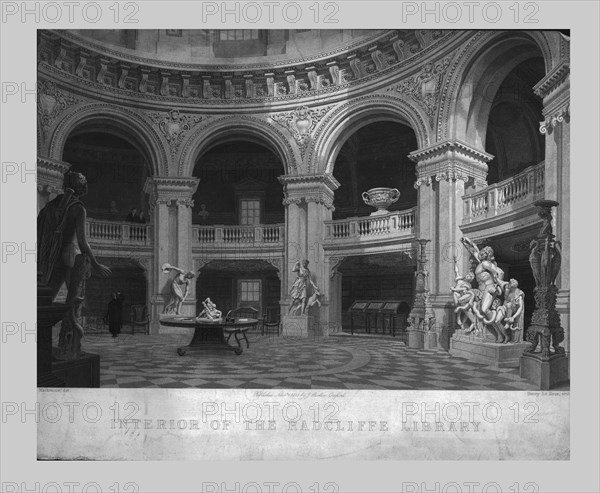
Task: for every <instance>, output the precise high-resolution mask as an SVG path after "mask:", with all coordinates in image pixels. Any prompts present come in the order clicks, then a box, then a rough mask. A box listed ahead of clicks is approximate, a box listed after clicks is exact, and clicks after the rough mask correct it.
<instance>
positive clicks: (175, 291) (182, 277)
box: [161, 263, 196, 315]
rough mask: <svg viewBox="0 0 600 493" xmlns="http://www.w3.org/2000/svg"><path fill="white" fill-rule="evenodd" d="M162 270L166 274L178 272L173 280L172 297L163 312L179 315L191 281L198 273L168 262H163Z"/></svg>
mask: <svg viewBox="0 0 600 493" xmlns="http://www.w3.org/2000/svg"><path fill="white" fill-rule="evenodd" d="M161 270H162V271H163V273H165V274H170V273H171V272H176V273H177V275H176V276H175V278H174V279H173V281H171V297H170V299H169V302H168V303H167V304H166V305H165V307H164V309H163V314H175V315H179V314H180V311H181V305H183V302H184V301H185V299H186V298H187V295H188V293H189V291H190V282H191V280H192V279H193V278H194V277H196V275H195V274H194V273H193V272H191V271H188V272H186V271H184V270H183V269H180V268H179V267H174V266H172V265H171V264H168V263H166V264H163V265H162V267H161Z"/></svg>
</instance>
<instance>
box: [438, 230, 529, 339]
mask: <svg viewBox="0 0 600 493" xmlns="http://www.w3.org/2000/svg"><path fill="white" fill-rule="evenodd" d="M461 242H462V243H463V245H465V248H466V249H467V250H468V251H469V253H470V254H471V259H470V260H471V271H470V272H469V273H468V274H466V275H464V276H461V275H460V273H459V270H458V267H455V271H456V283H455V285H454V286H453V287H452V288H450V289H451V291H452V294H453V297H454V304H455V305H456V309H455V313H456V314H457V315H458V321H459V324H460V326H461V329H463V331H464V332H465V334H471V333H473V334H474V335H477V336H480V337H484V336H485V335H486V333H484V330H483V329H484V328H485V329H487V330H488V331H489V332H491V333H492V334H494V336H495V341H496V342H500V343H508V342H513V343H516V342H520V341H521V337H522V331H523V328H524V327H523V315H524V309H525V301H524V299H525V296H524V294H523V291H521V290H520V289H518V286H519V283H518V282H517V281H516V279H511V280H510V281H505V280H504V271H503V270H502V269H501V268H500V267H498V264H497V263H496V260H495V258H494V250H493V249H492V247H490V246H485V247H483V248H482V249H481V250H480V249H479V247H477V245H475V243H474V242H473V241H471V240H470V239H469V238H466V237H464V238H461ZM474 280H475V281H477V283H478V289H477V288H473V287H472V284H471V283H472V282H473V281H474Z"/></svg>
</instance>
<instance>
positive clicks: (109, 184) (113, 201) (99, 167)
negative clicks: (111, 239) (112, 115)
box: [63, 127, 150, 222]
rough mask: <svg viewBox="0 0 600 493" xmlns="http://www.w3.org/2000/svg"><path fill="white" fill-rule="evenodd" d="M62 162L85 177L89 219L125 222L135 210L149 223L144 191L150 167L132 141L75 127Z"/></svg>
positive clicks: (103, 132)
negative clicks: (68, 164) (65, 162)
mask: <svg viewBox="0 0 600 493" xmlns="http://www.w3.org/2000/svg"><path fill="white" fill-rule="evenodd" d="M63 159H64V160H65V161H67V162H68V163H70V164H71V171H76V172H79V173H83V174H84V175H85V177H86V178H87V181H88V194H87V195H86V197H85V198H84V203H85V205H86V209H87V213H88V217H89V218H91V219H98V220H103V221H126V220H127V217H128V215H129V213H130V211H131V210H132V209H133V208H135V209H136V212H138V213H142V214H143V218H142V219H143V221H144V222H146V221H148V220H149V214H148V203H147V200H146V195H145V194H144V191H143V189H144V183H145V181H146V178H147V177H148V174H149V169H150V164H149V162H148V158H147V157H146V156H145V154H144V153H143V152H142V151H141V150H140V147H139V146H138V145H137V144H136V143H133V142H132V141H131V139H129V138H128V137H126V136H124V135H123V134H122V133H120V134H118V133H116V132H114V133H113V132H111V131H110V130H109V131H106V130H102V131H100V130H96V129H94V130H91V129H88V128H87V127H84V128H78V129H76V131H74V132H72V133H71V135H69V137H68V138H67V140H66V142H65V147H64V151H63ZM135 222H137V221H135Z"/></svg>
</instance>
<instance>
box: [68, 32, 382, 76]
mask: <svg viewBox="0 0 600 493" xmlns="http://www.w3.org/2000/svg"><path fill="white" fill-rule="evenodd" d="M386 32H387V31H383V30H375V29H329V30H319V29H313V30H311V29H296V30H291V29H271V30H264V29H244V30H209V29H195V30H192V29H187V30H186V29H140V30H137V29H108V30H96V29H85V30H81V29H80V30H72V31H70V33H71V35H72V39H77V40H78V41H79V42H80V44H84V45H86V44H87V45H89V47H90V48H93V49H96V50H100V51H102V49H103V48H104V50H106V51H107V52H108V53H110V55H112V56H117V57H122V58H124V59H128V58H131V57H135V60H136V61H138V62H143V63H146V64H149V65H161V62H166V63H168V64H169V65H172V64H173V63H180V64H182V65H202V66H210V65H217V66H218V65H228V66H235V65H238V64H239V65H243V66H244V67H248V65H249V64H251V65H255V66H256V68H258V66H267V65H271V66H272V65H273V64H278V63H281V64H289V63H294V62H295V61H304V60H306V59H307V58H310V59H318V58H320V57H325V56H331V55H332V54H335V53H336V52H340V53H342V52H344V51H346V50H349V49H351V48H353V47H355V46H357V45H360V44H363V43H368V42H372V41H373V40H375V39H377V38H379V37H381V36H382V35H384V34H385V33H386ZM253 68H254V67H253Z"/></svg>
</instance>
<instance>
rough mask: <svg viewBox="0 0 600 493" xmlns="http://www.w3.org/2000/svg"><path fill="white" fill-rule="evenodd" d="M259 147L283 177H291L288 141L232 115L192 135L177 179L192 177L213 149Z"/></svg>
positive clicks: (250, 120) (264, 126) (253, 121)
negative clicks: (229, 144) (238, 144)
mask: <svg viewBox="0 0 600 493" xmlns="http://www.w3.org/2000/svg"><path fill="white" fill-rule="evenodd" d="M240 140H242V141H247V142H253V143H255V144H260V145H262V146H264V147H266V148H267V149H269V150H270V151H272V152H273V153H274V154H275V155H276V156H277V157H278V158H279V159H280V160H281V162H282V164H283V168H284V172H285V174H294V173H295V172H296V171H297V170H296V162H297V160H296V157H295V155H294V151H293V149H292V146H291V145H290V143H289V141H288V139H286V137H285V136H284V135H283V134H282V133H281V132H280V131H279V130H278V129H276V128H275V127H274V126H272V125H270V124H269V123H267V122H266V121H264V120H261V119H259V118H255V117H251V116H247V115H232V116H227V117H223V118H219V119H215V120H210V121H208V122H207V124H206V125H204V126H202V127H201V128H199V129H198V130H196V132H194V133H193V134H192V135H191V136H190V137H189V138H188V140H187V141H186V143H185V144H184V146H183V151H182V153H181V158H180V161H179V166H178V175H179V176H192V174H193V172H194V167H195V164H196V162H197V161H198V158H199V157H200V156H202V155H203V154H205V153H206V152H208V151H209V150H210V149H212V148H213V147H215V146H217V145H219V144H223V143H225V142H231V141H240Z"/></svg>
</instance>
